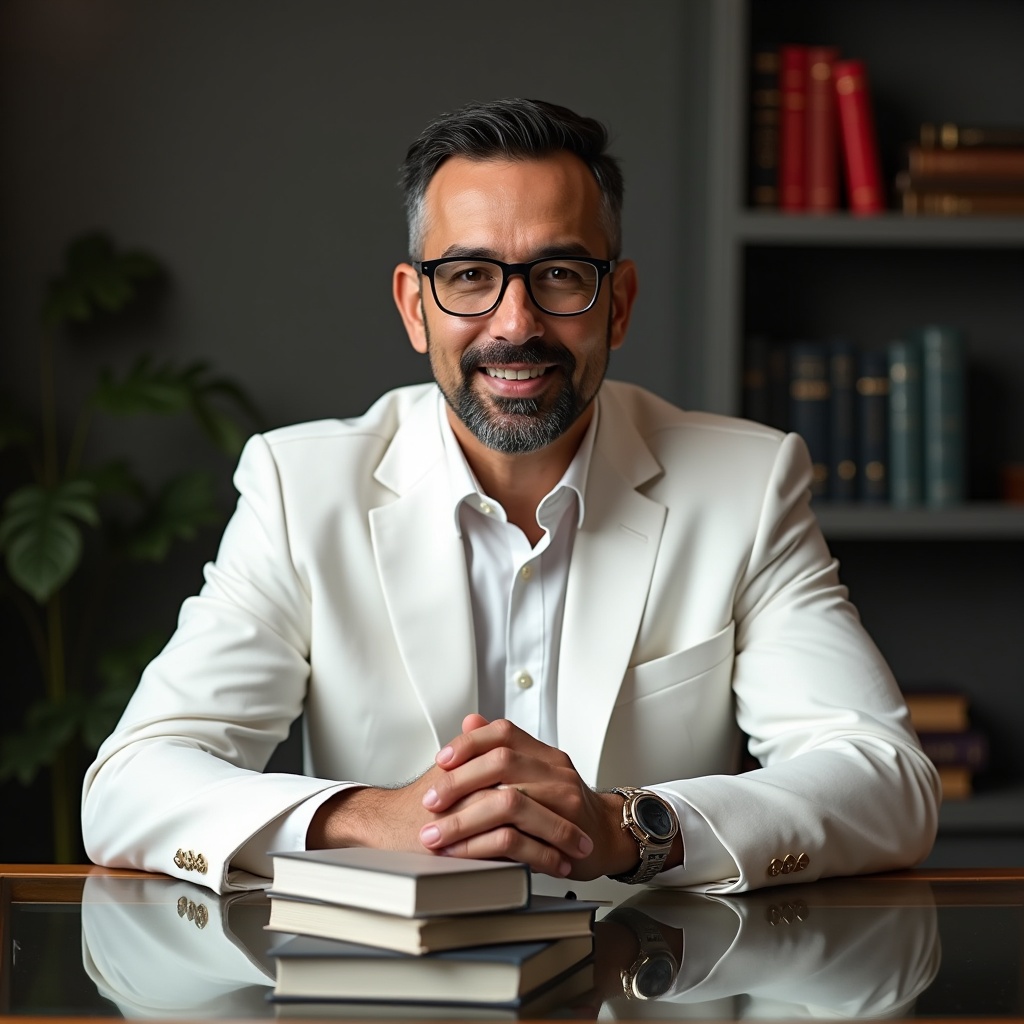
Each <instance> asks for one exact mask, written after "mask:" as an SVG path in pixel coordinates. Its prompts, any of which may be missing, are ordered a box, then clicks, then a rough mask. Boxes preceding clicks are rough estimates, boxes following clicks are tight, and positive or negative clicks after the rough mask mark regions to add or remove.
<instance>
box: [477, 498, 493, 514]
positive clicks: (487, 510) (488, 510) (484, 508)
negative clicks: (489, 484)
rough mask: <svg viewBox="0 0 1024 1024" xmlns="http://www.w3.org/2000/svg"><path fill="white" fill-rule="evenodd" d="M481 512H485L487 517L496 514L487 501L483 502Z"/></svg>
mask: <svg viewBox="0 0 1024 1024" xmlns="http://www.w3.org/2000/svg"><path fill="white" fill-rule="evenodd" d="M480 511H481V512H483V514H484V515H485V516H489V515H491V514H492V513H493V512H494V509H493V508H492V507H491V506H490V505H488V504H487V502H486V501H481V502H480Z"/></svg>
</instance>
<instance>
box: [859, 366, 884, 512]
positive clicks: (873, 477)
mask: <svg viewBox="0 0 1024 1024" xmlns="http://www.w3.org/2000/svg"><path fill="white" fill-rule="evenodd" d="M857 431H858V443H857V452H858V462H859V464H860V476H859V480H860V486H859V487H858V491H857V496H858V497H859V498H860V500H861V501H864V502H884V501H886V500H887V499H888V497H889V357H888V354H887V353H886V352H876V351H872V350H868V351H864V352H861V353H860V360H859V366H858V372H857Z"/></svg>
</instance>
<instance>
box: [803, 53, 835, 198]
mask: <svg viewBox="0 0 1024 1024" xmlns="http://www.w3.org/2000/svg"><path fill="white" fill-rule="evenodd" d="M837 60H839V50H838V48H837V47H835V46H810V47H808V48H807V117H806V124H807V128H806V131H807V145H806V153H807V192H806V206H807V209H808V210H810V211H812V212H818V213H823V212H828V211H830V210H835V209H837V208H838V206H839V121H838V112H837V109H836V87H835V82H834V81H833V77H832V74H833V72H832V69H833V66H834V64H835V63H836V61H837Z"/></svg>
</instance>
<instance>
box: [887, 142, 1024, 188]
mask: <svg viewBox="0 0 1024 1024" xmlns="http://www.w3.org/2000/svg"><path fill="white" fill-rule="evenodd" d="M906 170H907V172H908V174H909V175H910V180H911V182H912V184H914V185H920V184H923V183H924V182H926V181H937V182H946V183H947V184H948V183H952V182H1001V183H1005V184H1007V185H1012V186H1014V187H1016V188H1022V187H1024V146H1005V147H1001V146H985V147H981V146H979V147H977V148H974V147H967V148H964V149H929V148H927V147H925V146H920V145H910V146H908V147H907V151H906Z"/></svg>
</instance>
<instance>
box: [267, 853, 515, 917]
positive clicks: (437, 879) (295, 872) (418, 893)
mask: <svg viewBox="0 0 1024 1024" xmlns="http://www.w3.org/2000/svg"><path fill="white" fill-rule="evenodd" d="M271 857H272V858H273V862H274V880H273V888H274V889H276V890H277V891H278V892H279V893H282V894H286V895H290V896H305V897H307V898H310V899H319V900H325V901H328V902H333V903H341V904H344V905H346V906H355V907H363V908H364V909H367V910H377V911H380V912H381V913H387V914H400V915H402V916H404V917H416V916H427V915H431V914H459V913H472V912H475V911H485V910H510V909H513V908H516V907H524V906H526V903H527V901H528V900H529V898H530V872H529V870H528V869H527V867H526V865H525V864H517V863H512V862H510V861H491V860H468V859H463V858H461V857H437V856H434V855H433V854H429V853H404V852H400V851H396V850H371V849H366V848H363V847H354V848H351V849H344V850H298V851H284V852H277V853H273V852H272V853H271Z"/></svg>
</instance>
